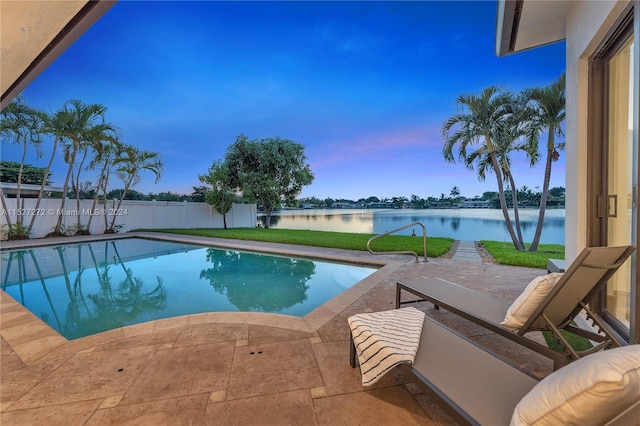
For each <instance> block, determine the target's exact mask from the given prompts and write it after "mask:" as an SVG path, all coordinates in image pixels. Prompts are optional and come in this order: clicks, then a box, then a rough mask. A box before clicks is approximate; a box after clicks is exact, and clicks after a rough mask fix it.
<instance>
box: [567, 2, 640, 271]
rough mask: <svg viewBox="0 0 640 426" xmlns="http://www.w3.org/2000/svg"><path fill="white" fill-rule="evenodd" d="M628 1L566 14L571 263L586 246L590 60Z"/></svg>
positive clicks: (581, 5) (583, 5) (579, 5)
mask: <svg viewBox="0 0 640 426" xmlns="http://www.w3.org/2000/svg"><path fill="white" fill-rule="evenodd" d="M628 4H629V2H628V1H618V2H613V1H580V2H577V1H576V2H572V3H571V7H570V9H569V13H568V14H567V25H566V28H567V38H566V45H567V57H566V62H567V89H566V100H567V104H566V114H567V115H566V129H565V130H566V197H567V199H566V203H565V205H566V218H567V220H566V222H565V238H566V246H565V256H566V258H567V259H568V260H571V259H574V258H575V257H576V255H577V253H578V252H579V251H580V250H582V248H584V247H586V243H587V231H586V230H587V212H588V209H589V208H590V207H591V208H594V207H595V206H588V204H587V131H588V120H589V117H588V114H587V113H588V104H589V97H588V88H589V86H588V78H589V75H588V74H589V62H588V61H589V57H591V56H592V55H593V54H594V53H595V50H596V48H597V47H598V45H599V44H600V42H601V41H602V40H603V39H604V37H605V35H606V33H607V32H608V31H609V30H610V28H611V27H612V26H613V25H614V23H615V22H616V20H617V18H618V17H619V16H620V15H621V13H622V12H623V10H624V9H625V7H626V6H627V5H628Z"/></svg>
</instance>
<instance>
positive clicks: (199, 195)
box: [189, 185, 207, 203]
mask: <svg viewBox="0 0 640 426" xmlns="http://www.w3.org/2000/svg"><path fill="white" fill-rule="evenodd" d="M206 192H207V187H206V185H200V186H194V187H193V192H192V193H191V195H190V196H189V198H190V200H191V201H192V202H194V203H204V202H205V194H206Z"/></svg>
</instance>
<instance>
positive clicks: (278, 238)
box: [137, 228, 453, 257]
mask: <svg viewBox="0 0 640 426" xmlns="http://www.w3.org/2000/svg"><path fill="white" fill-rule="evenodd" d="M137 231H146V232H168V233H173V234H186V235H200V236H205V237H217V238H230V239H234V240H250V241H265V242H272V243H284V244H297V245H302V246H316V247H328V248H341V249H349V250H363V251H366V250H367V241H368V240H369V238H371V237H373V236H374V234H351V233H346V232H326V231H308V230H297V229H264V228H232V229H209V228H206V229H205V228H196V229H137ZM451 244H453V239H452V238H427V256H429V257H438V256H442V255H443V254H445V253H446V252H448V251H449V249H450V248H451ZM422 247H423V244H422V238H421V237H418V236H415V237H413V236H409V235H389V236H386V237H383V238H380V239H378V240H375V241H374V242H373V243H371V249H372V250H373V251H402V250H404V251H406V250H411V251H414V252H416V253H418V255H419V256H423V248H422Z"/></svg>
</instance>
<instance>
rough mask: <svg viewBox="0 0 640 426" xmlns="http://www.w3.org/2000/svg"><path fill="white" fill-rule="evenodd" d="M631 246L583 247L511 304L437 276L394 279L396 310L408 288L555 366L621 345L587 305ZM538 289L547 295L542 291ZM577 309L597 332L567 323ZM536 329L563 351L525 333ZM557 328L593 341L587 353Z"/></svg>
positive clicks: (571, 320)
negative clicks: (550, 335) (550, 336)
mask: <svg viewBox="0 0 640 426" xmlns="http://www.w3.org/2000/svg"><path fill="white" fill-rule="evenodd" d="M634 249H635V248H634V247H632V246H622V247H591V248H585V249H584V250H583V251H582V252H581V253H580V255H579V256H578V257H577V258H576V259H575V261H574V262H573V263H572V264H571V266H569V267H568V268H567V270H566V272H565V273H564V274H557V273H555V274H550V275H548V276H544V277H539V278H538V279H536V280H534V281H532V282H531V283H530V284H529V286H527V288H526V289H525V291H524V292H523V294H522V295H521V296H520V297H519V298H518V299H517V300H516V301H515V302H514V304H513V305H511V304H509V303H506V302H503V301H501V300H497V299H494V298H492V297H490V296H488V295H485V294H482V293H480V292H477V291H474V290H470V289H468V288H465V287H462V286H459V285H456V284H453V283H450V282H447V281H444V280H441V279H437V278H427V279H421V280H413V281H404V282H398V283H397V286H396V308H398V307H400V306H401V304H404V303H410V302H401V292H402V291H403V290H404V291H407V292H410V293H412V294H414V295H416V296H418V297H420V298H421V299H420V300H421V301H423V300H426V301H429V302H432V303H433V304H434V305H435V307H436V308H439V307H442V308H444V309H446V310H448V311H450V312H452V313H455V314H457V315H459V316H461V317H463V318H466V319H467V320H470V321H472V322H474V323H476V324H479V325H481V326H482V327H484V328H486V329H488V330H491V331H493V332H495V333H497V334H499V335H501V336H504V337H506V338H508V339H510V340H512V341H514V342H516V343H519V344H521V345H523V346H525V347H527V348H529V349H531V350H533V351H535V352H538V353H540V354H542V355H544V356H546V357H548V358H550V359H551V360H553V364H554V367H553V368H554V370H556V369H558V368H560V367H562V366H563V365H565V364H566V363H567V362H568V360H569V359H578V358H580V357H582V356H585V355H588V354H591V353H594V352H597V351H599V350H601V349H607V348H610V347H614V346H622V345H623V344H624V341H623V340H622V338H621V337H620V336H619V335H617V334H616V333H615V332H614V331H613V330H611V329H610V328H609V327H608V326H607V325H605V324H604V322H603V321H602V320H601V319H600V318H599V317H598V316H597V315H596V314H595V313H593V312H592V311H591V310H590V309H589V307H588V306H587V303H588V302H589V301H590V300H591V299H592V298H593V297H594V296H595V295H596V294H597V293H598V292H599V291H600V290H601V289H602V288H603V287H604V286H605V284H606V283H607V280H608V279H609V278H611V276H612V275H613V274H614V273H615V272H616V270H617V269H618V268H619V267H620V265H622V264H623V263H624V261H625V260H626V259H627V258H628V257H629V255H631V253H632V252H633V250H634ZM543 287H545V288H546V292H548V293H546V292H545V291H544V290H542V289H543ZM583 310H584V311H585V312H586V315H587V318H588V319H589V320H591V321H592V322H593V325H594V326H596V327H597V329H598V331H599V333H597V332H594V331H591V330H587V329H585V328H580V327H576V326H575V325H574V324H573V323H574V319H575V318H576V316H578V315H579V314H580V312H581V311H583ZM507 314H509V316H508V315H507ZM542 330H548V331H551V332H552V333H553V334H554V336H555V338H557V339H558V340H559V341H560V342H561V343H562V344H563V346H564V348H565V352H564V353H561V352H556V351H554V350H552V349H550V348H548V347H547V346H545V345H542V344H540V343H538V342H536V341H534V340H532V339H530V338H528V337H527V336H526V333H529V332H531V331H542ZM560 330H566V331H569V332H571V333H574V334H577V335H579V336H583V337H586V338H588V339H590V340H592V341H594V342H597V344H596V345H595V346H594V347H593V348H591V349H589V350H587V351H582V352H577V351H575V350H574V349H573V348H571V346H570V345H569V344H568V343H567V341H566V339H565V338H564V337H563V336H562V335H561V334H560Z"/></svg>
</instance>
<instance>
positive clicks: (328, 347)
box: [313, 341, 408, 395]
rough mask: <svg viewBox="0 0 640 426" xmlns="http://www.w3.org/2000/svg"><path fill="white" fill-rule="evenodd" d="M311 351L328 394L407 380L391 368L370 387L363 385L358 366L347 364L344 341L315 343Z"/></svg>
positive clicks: (395, 383)
mask: <svg viewBox="0 0 640 426" xmlns="http://www.w3.org/2000/svg"><path fill="white" fill-rule="evenodd" d="M313 352H314V354H315V357H316V360H317V361H318V366H319V368H320V373H321V374H322V379H323V381H324V383H325V387H326V392H327V394H328V395H338V394H343V393H350V392H360V391H363V390H371V389H376V388H380V387H387V386H394V385H399V384H402V383H405V382H407V381H408V379H407V378H406V377H404V375H403V374H402V373H401V372H400V371H399V370H397V369H393V370H391V371H389V372H388V373H387V374H385V376H384V377H383V378H382V379H381V380H380V381H378V382H377V383H376V384H375V385H373V386H372V387H366V388H365V387H363V386H362V377H361V375H360V368H359V367H356V368H352V367H351V365H350V364H349V343H348V342H346V341H345V342H329V343H319V344H315V345H313Z"/></svg>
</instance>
